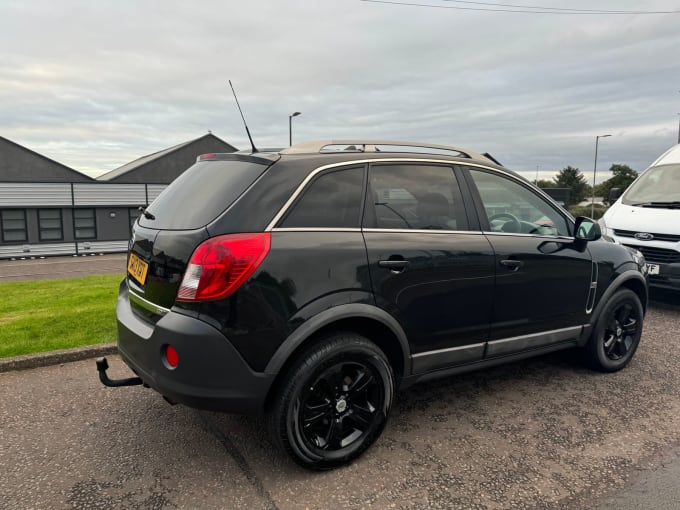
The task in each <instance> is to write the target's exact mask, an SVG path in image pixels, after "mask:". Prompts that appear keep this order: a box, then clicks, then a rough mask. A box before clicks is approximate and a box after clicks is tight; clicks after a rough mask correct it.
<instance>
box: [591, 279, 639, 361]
mask: <svg viewBox="0 0 680 510" xmlns="http://www.w3.org/2000/svg"><path fill="white" fill-rule="evenodd" d="M643 318H644V310H643V309H642V303H640V298H639V297H638V296H637V294H635V292H633V291H632V290H628V289H622V290H619V291H617V292H616V293H614V295H613V296H612V297H611V298H610V300H609V302H608V303H607V304H606V305H605V307H604V309H603V310H602V313H601V314H600V317H599V318H598V319H597V323H596V324H595V328H594V329H593V332H592V334H591V337H590V340H589V341H588V343H587V344H586V346H585V350H584V353H585V357H586V361H587V362H588V363H589V364H590V365H591V366H592V367H593V368H595V369H597V370H600V371H602V372H616V371H617V370H621V369H622V368H623V367H625V366H626V365H627V364H628V363H629V362H630V360H631V359H632V357H633V354H635V350H636V349H637V347H638V344H639V343H640V337H641V336H642V321H643Z"/></svg>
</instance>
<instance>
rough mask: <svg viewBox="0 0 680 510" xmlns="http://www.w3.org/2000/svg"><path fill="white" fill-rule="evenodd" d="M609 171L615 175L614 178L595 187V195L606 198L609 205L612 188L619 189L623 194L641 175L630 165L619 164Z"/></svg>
mask: <svg viewBox="0 0 680 510" xmlns="http://www.w3.org/2000/svg"><path fill="white" fill-rule="evenodd" d="M609 171H610V172H611V173H612V174H613V175H612V177H610V178H609V179H607V180H606V181H604V182H602V183H600V184H598V185H597V186H595V194H596V195H597V196H598V197H604V201H605V202H606V203H609V201H608V197H609V191H610V190H611V189H612V188H619V189H620V190H621V192H623V191H625V190H626V188H627V187H628V186H630V184H631V183H632V182H633V181H634V180H635V179H636V178H637V176H638V175H640V174H638V173H637V172H636V171H635V170H633V169H632V168H631V167H629V166H628V165H620V164H617V163H615V164H613V165H612V166H611V167H610V168H609Z"/></svg>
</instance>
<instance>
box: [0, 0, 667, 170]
mask: <svg viewBox="0 0 680 510" xmlns="http://www.w3.org/2000/svg"><path fill="white" fill-rule="evenodd" d="M548 5H551V6H561V5H563V4H560V3H559V2H557V1H552V2H547V3H546V6H548ZM672 7H673V5H672V2H669V1H661V0H659V1H650V2H646V3H645V9H648V10H654V9H668V8H672ZM616 8H617V9H622V10H623V9H639V8H640V7H639V3H638V2H634V1H632V0H625V1H624V0H621V1H620V2H617V6H616ZM679 21H680V16H678V15H665V16H551V15H521V14H510V13H506V14H501V13H481V12H465V11H453V10H444V9H427V8H417V7H407V6H389V5H379V4H371V3H366V2H360V1H352V0H345V1H342V2H337V1H335V2H331V1H330V0H314V1H312V0H292V1H287V2H273V1H262V2H235V1H221V2H217V1H208V0H206V1H201V2H196V3H186V2H178V1H166V2H161V1H148V2H134V1H132V0H122V1H119V2H115V3H105V4H104V3H99V2H86V1H85V0H62V1H60V2H51V1H47V0H35V1H32V2H19V1H9V0H6V1H5V2H3V4H2V6H1V7H0V48H1V49H0V103H1V104H2V105H3V114H2V116H1V117H0V134H2V135H3V136H6V137H7V138H10V139H12V140H14V141H16V142H18V143H21V144H24V145H26V146H28V147H30V148H31V149H33V150H36V151H38V152H41V153H44V154H45V155H46V156H48V157H51V158H53V159H56V160H57V161H60V162H62V163H64V164H66V165H69V166H72V167H74V168H76V169H78V170H81V171H88V172H91V173H97V172H103V171H106V170H110V169H112V168H115V167H117V166H119V165H121V164H124V163H126V162H128V161H130V160H132V159H135V158H137V157H139V156H141V155H144V154H147V153H151V152H154V151H157V150H160V149H163V148H165V147H169V146H171V145H174V144H177V143H180V142H183V141H186V140H189V139H192V138H196V137H198V136H201V135H203V134H204V133H206V132H207V131H208V130H212V131H213V132H214V133H215V134H217V135H218V136H220V137H222V138H224V139H225V140H226V141H228V142H229V143H232V144H234V145H236V146H238V147H242V148H245V147H247V146H248V143H247V139H246V137H245V132H244V130H243V127H242V125H241V119H240V116H239V114H238V111H237V110H236V108H235V104H234V101H233V98H232V96H231V91H230V89H229V88H228V85H227V80H228V79H232V80H233V82H234V85H235V87H236V90H237V92H238V94H239V99H240V102H241V106H242V107H243V109H244V113H245V115H246V119H247V121H248V124H249V127H250V130H251V132H252V134H253V137H254V138H255V141H256V144H258V145H260V146H269V147H271V146H284V145H286V144H287V140H288V115H289V114H290V113H292V112H293V111H301V112H302V115H301V116H299V117H296V118H295V119H294V120H293V128H294V138H295V140H298V141H301V140H309V139H330V138H361V137H370V138H384V139H401V140H415V141H430V142H435V143H444V144H451V145H458V146H468V147H469V148H470V149H472V150H476V151H479V152H485V151H489V152H490V153H492V154H493V155H494V156H495V157H496V158H497V159H499V160H500V161H501V162H503V163H504V164H506V165H507V166H509V167H511V168H514V169H516V170H519V171H526V172H527V176H530V177H531V178H533V175H534V174H535V169H536V166H538V167H539V168H540V169H541V170H542V171H550V170H552V171H556V170H559V169H561V168H563V167H565V166H567V165H572V166H576V167H579V168H581V170H583V171H584V172H590V171H591V170H592V165H593V158H594V144H595V136H596V135H598V134H610V133H611V134H612V135H613V136H612V137H611V138H608V139H606V140H603V141H602V143H601V144H600V153H599V155H598V168H602V169H606V168H608V167H609V166H610V165H611V164H612V163H626V164H629V165H631V166H632V167H633V168H636V169H637V170H642V169H643V168H644V167H645V166H646V165H648V164H649V163H650V162H651V161H652V160H653V159H655V158H656V157H657V156H658V155H659V154H660V153H661V152H663V151H664V150H665V149H666V148H668V147H669V146H670V145H671V144H673V143H675V142H676V140H677V128H678V125H677V122H678V117H677V115H676V112H678V111H680V94H679V93H678V88H679V87H678V84H679V83H680V79H679V78H680V71H678V68H677V66H676V65H675V63H674V61H673V58H672V57H673V55H674V54H675V52H676V50H677V48H678V47H680V31H678V30H677V28H676V27H677V24H678V22H679ZM599 173H600V172H598V174H599ZM605 176H606V175H603V177H605Z"/></svg>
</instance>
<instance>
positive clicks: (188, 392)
mask: <svg viewBox="0 0 680 510" xmlns="http://www.w3.org/2000/svg"><path fill="white" fill-rule="evenodd" d="M116 317H117V320H118V350H119V351H120V354H121V356H122V358H123V360H124V361H125V363H127V365H128V366H129V367H130V368H131V369H132V371H133V372H135V373H136V374H137V375H138V376H139V377H140V378H141V379H142V380H143V381H144V383H145V384H147V385H148V386H150V387H151V388H153V389H154V390H156V391H157V392H158V393H160V394H161V395H163V396H165V397H167V398H168V399H169V400H171V401H174V402H177V403H180V404H184V405H187V406H189V407H194V408H197V409H208V410H213V411H226V412H232V413H243V414H259V413H261V412H262V411H263V410H264V403H265V399H266V397H267V393H268V392H269V388H270V387H271V384H272V381H273V376H272V375H266V374H262V373H258V372H253V371H252V370H251V369H250V367H249V366H248V365H247V364H246V362H245V361H244V360H243V358H241V356H240V355H239V353H238V352H237V351H236V349H235V348H234V346H233V345H232V344H231V343H230V342H229V340H227V338H225V336H224V335H223V334H222V333H221V332H220V331H218V330H217V329H215V328H213V327H212V326H210V325H209V324H207V323H205V322H203V321H200V320H198V319H195V318H193V317H188V316H186V315H183V314H180V313H176V312H173V311H170V312H169V313H168V314H167V315H165V316H164V317H163V318H162V319H160V320H159V321H158V322H157V323H156V324H151V323H149V322H147V321H145V320H143V319H141V318H140V317H138V316H137V315H135V313H134V312H133V311H132V308H131V307H130V302H129V300H128V293H127V286H126V285H125V283H124V282H123V284H122V285H121V287H120V293H119V296H118V302H117V304H116ZM166 345H172V346H173V347H174V348H175V349H176V350H177V352H178V354H179V364H178V365H177V367H176V368H175V369H170V368H168V367H167V366H166V364H165V363H164V362H163V350H164V347H165V346H166Z"/></svg>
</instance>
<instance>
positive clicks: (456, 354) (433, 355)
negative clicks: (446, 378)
mask: <svg viewBox="0 0 680 510" xmlns="http://www.w3.org/2000/svg"><path fill="white" fill-rule="evenodd" d="M485 345H486V344H485V343H484V342H482V343H478V344H472V345H463V346H460V347H452V348H450V349H438V350H436V351H426V352H419V353H417V354H414V355H413V356H412V358H413V373H414V374H421V373H423V372H430V371H431V370H437V369H440V368H444V367H449V366H451V365H460V364H463V363H470V362H472V361H478V360H480V359H482V356H483V355H484V346H485Z"/></svg>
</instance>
